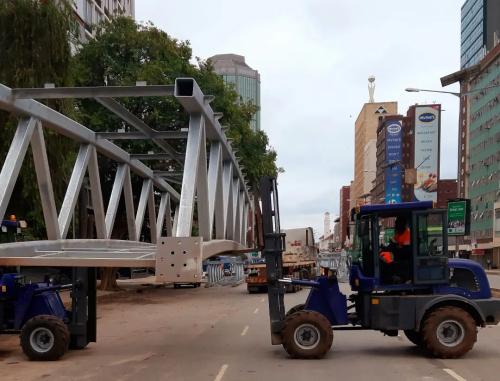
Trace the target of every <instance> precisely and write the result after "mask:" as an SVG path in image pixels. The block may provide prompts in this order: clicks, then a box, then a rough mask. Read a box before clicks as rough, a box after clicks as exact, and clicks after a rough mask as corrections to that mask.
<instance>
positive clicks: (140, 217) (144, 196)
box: [135, 179, 152, 241]
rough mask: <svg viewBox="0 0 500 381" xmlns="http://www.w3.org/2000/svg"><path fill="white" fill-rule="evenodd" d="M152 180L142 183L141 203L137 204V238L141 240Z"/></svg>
mask: <svg viewBox="0 0 500 381" xmlns="http://www.w3.org/2000/svg"><path fill="white" fill-rule="evenodd" d="M151 188H152V184H151V180H148V179H146V180H144V181H143V183H142V189H141V197H140V198H139V205H138V206H137V214H136V216H135V233H136V236H135V240H136V241H139V240H140V238H141V231H142V224H143V223H144V216H145V214H146V206H147V204H148V201H149V197H150V193H151Z"/></svg>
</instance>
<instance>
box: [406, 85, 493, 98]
mask: <svg viewBox="0 0 500 381" xmlns="http://www.w3.org/2000/svg"><path fill="white" fill-rule="evenodd" d="M499 86H500V84H498V85H491V86H486V87H483V88H481V89H474V90H471V91H466V92H463V93H457V92H455V91H444V90H429V89H417V88H414V87H407V88H406V89H405V91H407V92H409V93H419V92H425V93H441V94H451V95H455V96H456V97H459V98H460V97H461V96H462V95H469V94H472V93H476V92H478V91H482V90H488V89H493V88H495V87H499Z"/></svg>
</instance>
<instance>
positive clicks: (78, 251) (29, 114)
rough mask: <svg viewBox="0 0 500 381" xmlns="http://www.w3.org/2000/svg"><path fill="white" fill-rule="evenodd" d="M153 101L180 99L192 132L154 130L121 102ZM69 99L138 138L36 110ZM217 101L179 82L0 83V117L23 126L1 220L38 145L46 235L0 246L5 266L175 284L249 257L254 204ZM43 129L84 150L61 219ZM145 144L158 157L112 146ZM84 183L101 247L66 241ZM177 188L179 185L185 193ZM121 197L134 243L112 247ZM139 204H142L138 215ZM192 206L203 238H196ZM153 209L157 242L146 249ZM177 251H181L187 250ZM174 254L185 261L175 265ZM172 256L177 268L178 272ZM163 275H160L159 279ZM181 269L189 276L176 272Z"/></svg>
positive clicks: (2, 187)
mask: <svg viewBox="0 0 500 381" xmlns="http://www.w3.org/2000/svg"><path fill="white" fill-rule="evenodd" d="M147 96H165V97H166V96H174V97H175V98H176V99H177V100H178V102H179V103H180V104H181V105H182V106H183V107H184V109H185V111H186V112H187V113H188V114H189V126H188V128H187V131H186V129H182V130H181V131H159V130H157V129H154V128H152V127H150V126H148V125H147V124H145V123H144V122H143V121H142V120H141V119H140V118H138V117H137V116H135V115H134V114H132V113H131V112H130V111H128V110H127V109H126V108H125V107H124V106H123V105H122V104H121V103H119V102H118V101H116V100H115V99H114V98H119V97H147ZM62 98H93V99H95V100H96V101H97V102H99V103H100V104H101V105H103V106H104V107H105V108H106V109H108V110H109V111H110V112H112V113H114V114H115V115H117V116H118V117H119V118H120V119H121V120H122V121H123V122H124V123H125V124H127V125H129V126H130V127H132V128H133V129H135V130H136V131H135V132H121V131H116V130H115V131H109V132H105V133H103V132H94V131H92V129H91V128H88V127H86V126H83V125H81V124H80V123H78V122H77V121H75V120H73V119H70V118H68V117H67V116H65V115H63V114H61V113H59V112H57V111H56V110H54V109H52V108H50V107H48V106H46V105H44V104H42V103H40V102H38V101H36V99H62ZM212 100H213V97H212V96H208V95H204V94H203V93H202V91H201V89H200V88H199V87H198V84H197V83H196V82H195V80H194V79H192V78H178V79H176V81H175V85H171V86H123V87H116V86H110V87H85V88H36V89H10V88H8V87H6V86H3V85H1V84H0V109H1V110H4V111H7V112H10V113H12V114H15V115H16V116H18V120H19V122H18V126H17V129H16V132H15V134H14V137H13V139H12V142H11V145H10V148H9V151H8V153H7V156H6V158H5V160H4V162H3V163H1V172H0V221H1V220H2V219H3V218H4V215H5V213H6V211H7V208H8V205H9V202H10V200H11V198H12V193H13V189H14V186H15V183H16V180H17V178H18V176H19V173H20V170H21V167H22V163H23V160H24V158H25V156H26V153H27V151H28V148H29V147H30V146H31V150H32V153H33V157H34V167H35V173H36V178H37V183H38V189H39V192H40V199H41V204H42V210H43V217H44V223H45V228H46V232H47V240H46V241H34V242H18V243H9V244H0V266H2V265H30V266H71V267H78V266H81V267H86V266H90V267H156V268H157V277H158V278H159V279H160V280H162V281H169V280H172V279H171V278H173V279H176V280H179V279H178V278H184V277H185V276H188V275H189V276H188V277H190V276H193V275H196V276H198V274H199V272H200V271H201V260H203V259H205V258H209V257H210V256H213V255H216V254H219V253H222V252H228V251H237V252H238V251H239V252H242V251H247V250H245V248H246V243H247V242H246V235H247V227H248V216H249V214H250V211H251V205H252V203H251V200H250V196H249V193H248V189H247V183H246V181H245V178H244V176H243V174H242V172H241V169H240V166H239V163H238V159H237V157H236V156H235V154H234V152H233V150H232V148H231V144H230V141H229V140H228V139H227V137H226V135H225V133H224V131H223V129H222V128H221V125H220V124H219V122H218V119H219V118H220V115H219V114H217V113H214V112H213V110H212V108H211V106H210V102H211V101H212ZM45 129H50V130H52V131H54V132H56V133H58V134H61V135H63V136H65V137H67V138H70V139H72V140H73V141H75V142H76V143H78V144H79V150H78V154H77V157H76V161H75V164H74V168H73V171H72V174H71V177H70V180H69V183H68V184H67V189H66V193H65V196H64V200H63V202H62V206H61V207H60V208H59V211H58V210H57V207H56V203H55V198H54V190H53V186H52V179H51V171H50V166H49V162H48V155H47V150H46V144H45V139H44V130H45ZM141 138H143V139H144V140H150V141H151V142H152V143H153V144H154V145H155V146H156V147H157V148H158V150H159V152H157V153H144V154H141V155H131V154H129V153H128V152H126V151H125V150H123V149H122V148H120V147H119V146H117V145H116V144H114V143H113V141H115V140H125V139H130V140H136V139H141ZM174 139H186V140H187V141H186V150H185V152H176V150H175V149H174V148H173V147H172V146H171V145H170V143H169V142H171V141H172V140H174ZM207 147H208V150H207ZM100 156H102V157H105V158H107V159H108V160H111V161H113V162H115V163H116V164H117V170H116V173H115V175H114V176H115V177H114V183H113V187H112V191H111V194H110V196H109V202H108V205H107V208H106V209H105V208H104V199H103V194H102V190H101V178H100V173H99V166H98V157H100ZM141 159H142V160H144V161H147V162H148V164H149V163H150V162H151V161H150V160H156V162H158V161H159V160H169V161H170V162H173V163H175V164H177V166H178V167H180V170H179V169H177V171H176V172H172V175H169V171H165V170H161V168H160V170H156V169H155V168H153V165H149V166H148V165H146V164H145V163H143V161H142V160H141ZM163 169H164V168H163ZM86 176H88V180H89V184H90V195H91V200H92V207H93V210H94V217H95V228H96V235H97V239H94V240H78V239H77V240H71V239H68V237H67V236H68V231H69V228H70V225H71V221H72V219H73V215H74V213H75V208H76V204H77V200H78V196H79V194H80V191H81V188H82V184H83V181H84V178H85V177H86ZM132 176H137V177H139V178H140V179H142V188H141V191H140V193H139V194H137V195H135V194H134V192H133V187H132V181H131V177H132ZM170 182H172V183H174V184H180V185H181V188H180V189H181V191H180V193H179V192H178V191H177V190H176V189H175V187H174V186H172V185H171V184H170ZM122 197H123V200H124V204H125V214H126V221H127V230H128V238H129V239H128V241H117V240H112V239H111V236H112V232H113V228H114V224H115V219H116V217H117V214H118V207H119V204H120V200H121V198H122ZM134 200H138V201H137V202H136V204H137V208H136V207H135V206H134ZM195 203H196V209H197V220H198V230H199V237H191V232H192V227H193V215H194V210H195ZM146 210H147V212H148V219H149V221H148V224H147V229H149V233H150V234H149V236H150V237H151V239H150V241H151V242H150V243H144V242H140V239H141V232H142V231H143V227H144V223H145V221H144V220H145V214H146ZM164 233H166V234H164ZM180 247H183V249H182V250H181V251H179V248H180ZM167 253H168V255H169V256H167V255H166V254H167ZM177 253H180V254H182V255H181V256H179V259H178V260H177ZM167 257H168V258H169V259H168V260H167V259H165V258H167ZM174 257H175V258H176V261H177V262H178V263H177V262H176V263H172V260H171V259H173V258H174ZM151 265H153V266H151ZM166 265H168V266H169V267H170V268H169V269H168V271H167V269H163V267H165V266H166ZM158 266H160V267H161V268H162V269H163V270H161V271H160V272H158ZM177 266H181V269H180V270H183V271H177ZM196 266H198V267H199V270H198V269H195V267H196ZM174 268H175V269H174ZM174 270H175V271H174ZM187 274H188V275H187Z"/></svg>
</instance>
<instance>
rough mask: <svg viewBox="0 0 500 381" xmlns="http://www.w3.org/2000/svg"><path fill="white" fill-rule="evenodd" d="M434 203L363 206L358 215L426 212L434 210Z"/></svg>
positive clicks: (418, 202)
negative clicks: (413, 211)
mask: <svg viewBox="0 0 500 381" xmlns="http://www.w3.org/2000/svg"><path fill="white" fill-rule="evenodd" d="M432 206H433V203H432V201H417V202H400V203H397V204H373V205H362V206H360V207H359V211H358V210H356V213H357V214H358V215H360V216H363V215H365V214H373V213H383V214H385V213H391V214H392V213H395V214H396V213H397V212H399V211H401V212H411V211H412V210H426V209H432Z"/></svg>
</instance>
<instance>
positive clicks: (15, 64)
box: [0, 0, 74, 238]
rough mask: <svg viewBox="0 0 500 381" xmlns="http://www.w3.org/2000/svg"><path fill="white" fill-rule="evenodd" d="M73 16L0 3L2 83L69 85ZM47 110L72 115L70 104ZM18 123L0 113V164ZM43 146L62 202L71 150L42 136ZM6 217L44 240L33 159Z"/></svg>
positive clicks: (37, 4) (65, 9)
mask: <svg viewBox="0 0 500 381" xmlns="http://www.w3.org/2000/svg"><path fill="white" fill-rule="evenodd" d="M72 20H73V18H72V10H71V8H70V6H69V4H68V3H67V2H66V1H58V2H57V4H56V1H55V0H45V1H37V0H3V1H0V25H1V28H0V52H1V53H0V83H1V84H4V85H7V86H9V87H12V88H14V87H43V85H44V84H45V83H54V84H56V85H57V86H68V85H70V84H71V72H70V62H71V47H70V40H71V39H72V36H73V33H74V25H73V21H72ZM50 106H51V107H53V108H55V109H58V110H61V111H63V112H64V113H65V114H71V112H72V104H71V102H67V101H65V102H61V101H57V102H56V101H51V103H50ZM17 121H18V119H17V117H16V116H12V115H9V114H7V113H5V112H0V128H1V129H2V139H1V140H0V162H1V161H3V158H4V157H5V155H6V154H7V150H8V149H9V145H10V142H11V140H12V136H13V135H14V132H15V129H16V126H17ZM44 132H45V140H46V145H47V152H48V156H49V161H50V162H51V163H54V164H55V163H57V165H52V168H51V170H52V178H53V183H54V188H55V195H56V200H57V201H59V202H60V200H61V198H62V196H63V190H64V188H65V183H66V182H67V178H68V171H69V168H70V167H71V166H72V162H73V160H74V155H72V154H70V152H72V151H73V150H74V146H73V144H72V143H71V142H70V141H68V140H66V139H65V138H63V137H61V136H59V135H56V134H53V133H50V131H48V130H45V131H44ZM7 213H13V214H16V215H18V216H19V217H21V218H24V219H26V220H27V221H28V225H29V226H30V228H31V229H30V230H31V234H32V235H33V236H34V237H35V238H42V237H43V236H44V235H45V231H44V228H43V226H44V224H43V215H42V209H41V204H40V200H39V197H38V188H37V185H36V177H35V174H34V167H33V161H32V158H31V154H30V153H27V155H26V159H25V161H24V163H23V168H22V172H21V174H20V176H19V179H18V181H17V184H16V188H15V190H14V196H13V197H12V200H11V204H10V205H9V210H8V211H7Z"/></svg>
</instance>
